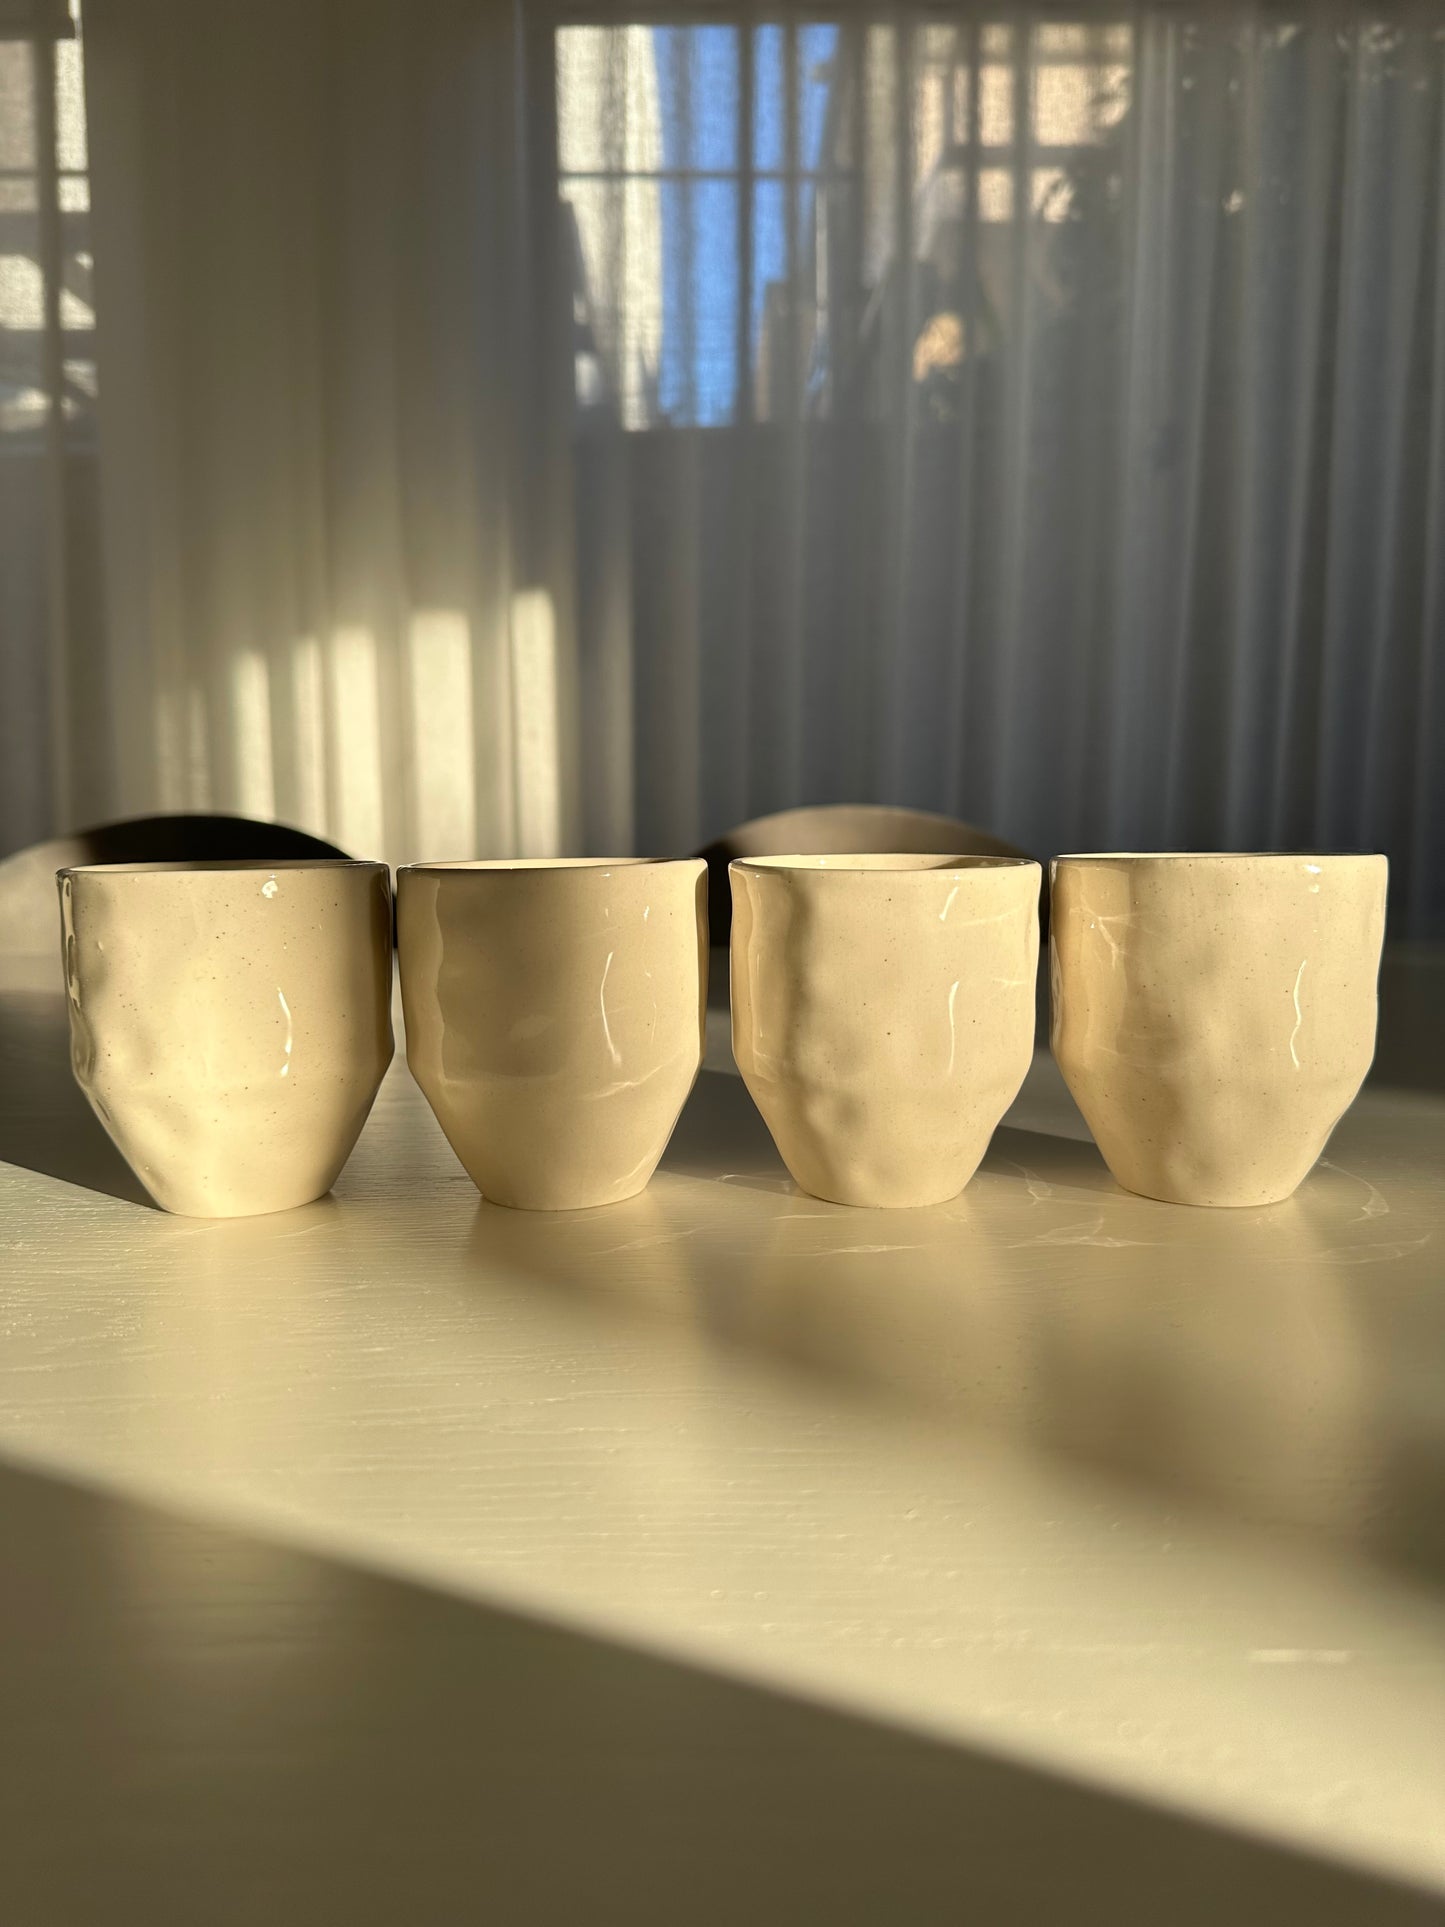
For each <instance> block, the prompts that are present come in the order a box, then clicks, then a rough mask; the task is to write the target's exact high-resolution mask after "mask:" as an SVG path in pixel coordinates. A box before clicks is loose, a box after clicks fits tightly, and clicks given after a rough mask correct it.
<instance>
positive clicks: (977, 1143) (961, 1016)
mask: <svg viewBox="0 0 1445 1927" xmlns="http://www.w3.org/2000/svg"><path fill="white" fill-rule="evenodd" d="M730 874H731V877H732V887H733V928H732V1017H733V1055H734V1056H735V1057H736V1059H737V1064H738V1069H739V1070H740V1071H741V1072H742V1074H743V1078H744V1080H745V1082H746V1084H747V1087H748V1089H749V1090H750V1091H751V1092H752V1095H753V1098H754V1101H755V1102H756V1104H757V1106H758V1109H759V1110H760V1111H761V1112H762V1114H763V1117H764V1119H765V1120H766V1122H767V1125H768V1129H769V1130H770V1131H771V1132H772V1134H773V1139H774V1141H775V1143H776V1144H777V1147H778V1150H779V1151H780V1153H781V1154H782V1157H783V1161H784V1163H785V1164H786V1165H787V1167H788V1169H789V1170H790V1171H791V1172H792V1174H793V1176H794V1178H795V1179H796V1180H797V1182H798V1183H799V1184H800V1185H801V1186H802V1187H803V1189H804V1190H805V1191H809V1192H811V1193H812V1194H813V1195H814V1196H815V1197H819V1198H827V1199H831V1200H832V1201H834V1202H835V1203H838V1204H856V1205H885V1206H886V1205H921V1204H936V1203H938V1202H940V1201H941V1200H943V1199H945V1198H951V1197H953V1196H954V1194H955V1193H956V1192H958V1191H961V1190H962V1189H963V1187H964V1185H965V1184H967V1183H968V1180H969V1179H970V1178H971V1177H972V1176H973V1173H974V1171H975V1170H976V1168H977V1166H978V1162H979V1160H980V1158H981V1157H982V1156H983V1154H984V1152H985V1151H986V1150H987V1148H988V1141H989V1139H990V1138H991V1137H992V1135H993V1132H994V1129H995V1127H996V1126H997V1124H998V1121H999V1119H1000V1118H1001V1117H1002V1116H1003V1114H1004V1112H1005V1111H1006V1110H1007V1109H1008V1107H1009V1105H1010V1104H1011V1103H1012V1102H1013V1100H1014V1097H1015V1096H1016V1095H1017V1093H1018V1089H1019V1086H1020V1084H1021V1083H1022V1082H1023V1078H1024V1073H1025V1072H1026V1071H1027V1069H1028V1067H1029V1062H1030V1059H1031V1056H1032V1053H1033V1036H1034V981H1035V973H1036V969H1037V965H1038V950H1039V925H1038V899H1039V882H1040V873H1039V866H1038V864H1037V863H1028V862H1023V861H1009V860H1007V859H996V858H973V859H970V858H968V857H947V856H836V857H835V856H829V857H801V856H797V857H759V858H754V859H750V860H747V861H739V862H736V863H734V864H732V865H731V869H730Z"/></svg>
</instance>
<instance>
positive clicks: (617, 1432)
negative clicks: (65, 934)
mask: <svg viewBox="0 0 1445 1927" xmlns="http://www.w3.org/2000/svg"><path fill="white" fill-rule="evenodd" d="M1424 967H1425V966H1424V965H1423V964H1422V965H1421V966H1420V968H1421V969H1424ZM1429 968H1430V969H1432V970H1434V969H1437V968H1438V966H1437V964H1436V963H1435V962H1434V961H1433V960H1432V961H1431V963H1430V965H1429ZM1440 981H1441V980H1440V978H1435V979H1429V978H1428V977H1427V978H1426V979H1422V978H1421V977H1420V975H1419V971H1418V970H1417V971H1416V972H1414V974H1412V975H1411V978H1410V982H1411V984H1412V985H1413V987H1414V988H1413V992H1412V993H1411V994H1413V995H1414V997H1415V1002H1414V1003H1413V1004H1411V1005H1410V1006H1409V1008H1410V1009H1411V1011H1412V1012H1413V1013H1414V1015H1413V1016H1412V1019H1411V1021H1412V1023H1413V1022H1418V1021H1419V1020H1420V1013H1425V1014H1426V1016H1427V1017H1428V1014H1429V1013H1430V1012H1432V1011H1437V1010H1438V1009H1439V1008H1440V1002H1439V999H1438V997H1437V996H1435V995H1433V994H1430V993H1429V985H1430V984H1432V983H1433V984H1438V983H1439V982H1440ZM1422 982H1424V983H1425V984H1426V986H1427V988H1426V989H1425V990H1422V988H1421V984H1422ZM1403 997H1404V993H1402V999H1403ZM1402 1007H1403V1005H1402ZM64 1023H65V1019H64V1007H63V1001H62V1000H61V999H60V998H59V997H58V996H57V995H56V994H55V992H54V990H53V988H52V987H51V986H50V981H49V978H48V977H46V976H42V977H40V978H34V977H27V976H25V975H24V974H23V973H21V974H20V975H18V976H12V978H11V980H10V981H9V985H8V988H5V989H4V990H3V991H0V1160H4V1162H3V1163H0V1267H3V1285H0V1522H3V1530H4V1544H5V1555H4V1560H5V1566H4V1569H5V1571H6V1573H7V1575H8V1580H7V1583H6V1584H5V1585H4V1587H3V1588H0V1731H3V1732H4V1733H5V1734H6V1735H7V1741H6V1744H5V1745H4V1747H3V1748H0V1918H3V1920H4V1921H5V1922H6V1927H12V1924H13V1927H30V1923H36V1924H37V1927H51V1923H54V1922H61V1921H65V1922H68V1921H72V1920H74V1921H77V1922H80V1921H85V1922H91V1921H93V1920H95V1919H97V1918H99V1917H101V1915H102V1912H103V1913H104V1917H106V1918H110V1919H115V1920H119V1921H122V1922H128V1921H130V1920H136V1921H146V1922H155V1921H166V1922H169V1921H171V1920H176V1921H182V1920H184V1921H188V1922H190V1921H206V1922H211V1921H230V1920H236V1921H250V1920H262V1919H264V1920H266V1921H268V1922H275V1921H288V1922H289V1921H291V1920H296V1921H307V1922H318V1921H319V1922H327V1921H330V1920H333V1919H335V1920H343V1919H344V1920H346V1921H348V1922H355V1921H370V1920H377V1921H382V1920H386V1921H396V1920H399V1919H408V1920H416V1921H432V1920H452V1919H472V1918H476V1919H479V1920H480V1919H485V1920H488V1921H499V1922H508V1921H514V1920H515V1921H521V1922H533V1921H536V1922H543V1923H549V1924H550V1923H551V1922H553V1921H556V1922H574V1921H582V1920H594V1919H595V1920H603V1921H613V1920H616V1921H619V1922H622V1921H626V1922H637V1921H647V1922H650V1921H654V1920H655V1921H658V1922H663V1921H666V1922H676V1923H692V1922H711V1921H714V1920H716V1921H720V1922H721V1921H738V1920H743V1919H747V1920H755V1921H773V1920H777V1921H780V1922H781V1921H786V1922H789V1923H795V1922H797V1923H806V1922H812V1921H814V1920H816V1921H819V1922H822V1921H825V1920H826V1921H828V1922H830V1923H831V1922H839V1921H848V1922H851V1921H858V1922H889V1923H891V1922H895V1921H897V1922H904V1923H911V1922H914V1921H919V1922H932V1921H950V1922H952V1921H970V1922H972V1921H978V1922H980V1923H982V1924H984V1927H992V1924H993V1923H995V1922H1013V1921H1030V1922H1031V1921H1035V1920H1037V1921H1040V1922H1044V1921H1050V1922H1052V1921H1062V1920H1068V1921H1071V1922H1072V1921H1095V1920H1097V1921H1099V1922H1110V1923H1113V1922H1120V1921H1134V1920H1139V1921H1148V1922H1150V1923H1156V1922H1157V1923H1168V1924H1169V1927H1173V1923H1176V1922H1183V1923H1189V1922H1194V1921H1199V1922H1206V1921H1211V1922H1212V1921H1216V1920H1220V1919H1224V1918H1231V1919H1239V1920H1249V1921H1255V1920H1266V1921H1272V1920H1279V1921H1281V1922H1291V1923H1292V1922H1296V1921H1300V1922H1303V1921H1309V1922H1311V1923H1315V1922H1333V1921H1346V1920H1348V1921H1356V1920H1358V1921H1362V1922H1364V1921H1368V1922H1384V1921H1394V1920H1397V1919H1398V1920H1402V1921H1406V1920H1408V1921H1440V1920H1445V1824H1442V1820H1445V1391H1442V1384H1445V1372H1442V1362H1445V1280H1442V1261H1441V1253H1442V1249H1445V1240H1442V1232H1445V1204H1442V1197H1441V1176H1442V1172H1445V1096H1442V1095H1441V1093H1440V1090H1439V1089H1438V1086H1436V1087H1432V1084H1433V1080H1432V1079H1431V1078H1429V1077H1427V1076H1425V1075H1423V1073H1422V1069H1421V1067H1422V1065H1424V1064H1426V1063H1427V1062H1428V1058H1427V1055H1426V1050H1427V1043H1426V1041H1423V1040H1422V1041H1417V1044H1416V1046H1415V1047H1414V1048H1413V1049H1412V1048H1406V1049H1405V1050H1403V1052H1400V1051H1387V1052H1385V1053H1384V1057H1385V1060H1386V1061H1385V1062H1383V1063H1382V1067H1381V1074H1380V1076H1379V1077H1378V1078H1377V1079H1376V1081H1374V1082H1373V1083H1372V1084H1371V1085H1369V1086H1367V1088H1366V1091H1365V1093H1364V1094H1363V1095H1362V1097H1361V1099H1360V1100H1359V1102H1358V1103H1357V1105H1356V1107H1355V1109H1354V1110H1353V1111H1352V1112H1351V1114H1350V1115H1349V1116H1348V1117H1347V1118H1346V1119H1345V1121H1344V1123H1343V1124H1342V1125H1341V1126H1340V1129H1339V1131H1338V1133H1337V1135H1336V1137H1335V1140H1334V1142H1333V1143H1332V1145H1331V1147H1330V1151H1329V1153H1328V1160H1327V1162H1326V1163H1325V1164H1324V1165H1323V1166H1322V1167H1321V1168H1320V1169H1319V1170H1318V1171H1317V1172H1316V1173H1315V1174H1314V1175H1313V1176H1312V1177H1311V1178H1310V1179H1309V1180H1308V1181H1307V1183H1306V1185H1305V1186H1304V1188H1303V1189H1302V1190H1301V1191H1300V1193H1299V1194H1298V1195H1297V1196H1296V1197H1295V1198H1294V1199H1292V1200H1291V1201H1289V1202H1288V1203H1286V1204H1283V1205H1278V1206H1274V1207H1272V1208H1270V1209H1268V1210H1263V1211H1246V1212H1225V1211H1220V1212H1201V1211H1190V1210H1186V1209H1182V1208H1179V1207H1170V1206H1167V1205H1162V1204H1154V1203H1151V1202H1148V1201H1146V1200H1143V1199H1138V1198H1132V1197H1129V1196H1127V1195H1126V1194H1124V1193H1122V1192H1120V1191H1119V1190H1118V1189H1117V1188H1116V1187H1115V1186H1114V1184H1113V1183H1112V1181H1111V1179H1110V1178H1109V1176H1108V1174H1107V1172H1106V1170H1105V1169H1104V1166H1103V1164H1102V1163H1101V1161H1100V1159H1099V1157H1098V1154H1097V1152H1096V1151H1095V1149H1094V1147H1093V1145H1092V1144H1091V1143H1090V1142H1089V1141H1088V1138H1087V1135H1086V1133H1085V1131H1084V1129H1083V1126H1082V1124H1081V1122H1080V1120H1079V1118H1078V1115H1077V1113H1076V1112H1075V1111H1074V1109H1073V1107H1072V1104H1071V1103H1070V1101H1069V1099H1068V1098H1067V1095H1066V1094H1065V1093H1064V1091H1063V1089H1062V1085H1061V1084H1060V1082H1059V1080H1058V1078H1057V1074H1056V1072H1055V1071H1054V1068H1053V1066H1052V1065H1051V1063H1050V1062H1049V1060H1048V1058H1047V1056H1046V1055H1043V1054H1041V1055H1040V1056H1039V1058H1038V1060H1037V1061H1036V1063H1035V1067H1034V1071H1033V1073H1032V1074H1031V1076H1030V1079H1029V1082H1028V1084H1027V1085H1026V1087H1025V1090H1024V1092H1023V1094H1022V1096H1021V1097H1020V1099H1019V1102H1018V1103H1017V1105H1016V1106H1015V1107H1014V1110H1013V1111H1012V1112H1011V1113H1010V1116H1009V1118H1008V1120H1007V1121H1006V1123H1005V1125H1004V1127H1003V1128H1002V1129H1001V1130H1000V1132H999V1134H998V1137H997V1139H996V1142H995V1145H994V1148H993V1150H992V1152H991V1153H990V1155H989V1157H988V1159H987V1160H986V1162H985V1165H984V1168H983V1170H982V1172H981V1173H980V1175H979V1177H978V1178H977V1179H976V1180H975V1182H974V1184H973V1185H972V1186H970V1188H969V1190H968V1191H967V1192H966V1193H965V1194H964V1195H963V1196H962V1197H961V1198H959V1199H957V1200H956V1201H954V1202H953V1203H951V1204H949V1205H945V1206H941V1207H938V1208H935V1209H931V1210H926V1211H916V1212H896V1213H885V1212H868V1211H850V1210H847V1209H845V1208H842V1207H835V1206H829V1205H825V1204H822V1203H819V1202H818V1201H817V1200H814V1199H810V1198H807V1197H804V1196H801V1195H800V1194H798V1193H797V1192H796V1191H795V1190H794V1189H793V1188H792V1186H791V1185H790V1184H789V1182H788V1180H787V1178H786V1176H785V1174H784V1172H783V1170H782V1167H781V1165H780V1164H779V1162H778V1160H777V1157H776V1154H775V1153H774V1151H773V1149H772V1146H771V1143H770V1141H769V1139H768V1137H767V1133H766V1131H765V1130H764V1129H763V1127H762V1125H761V1122H760V1121H759V1119H758V1118H757V1115H756V1113H755V1112H754V1110H753V1108H752V1106H751V1103H750V1101H749V1100H748V1098H747V1095H746V1092H745V1091H744V1090H743V1088H742V1085H741V1082H740V1081H739V1080H738V1079H737V1077H736V1076H735V1075H733V1074H731V1071H730V1069H729V1066H728V1053H727V1047H726V1023H725V1018H723V1019H720V1018H719V1017H718V1016H716V1015H715V1016H714V1019H713V1025H712V1035H711V1039H710V1049H709V1063H710V1065H712V1066H713V1068H710V1069H708V1070H706V1071H705V1072H704V1074H703V1076H702V1078H701V1079H700V1081H699V1085H698V1089H697V1091H696V1093H695V1094H694V1097H693V1098H692V1100H691V1102H690V1103H689V1106H688V1109H687V1111H686V1112H685V1114H684V1117H683V1121H682V1124H681V1126H680V1128H679V1131H678V1133H677V1136H676V1138H675V1140H674V1142H673V1145H672V1147H671V1149H670V1151H669V1153H668V1155H667V1157H666V1159H665V1160H664V1164H663V1168H662V1170H661V1171H660V1173H659V1174H658V1176H657V1178H656V1179H655V1180H654V1182H653V1184H652V1185H651V1186H650V1187H649V1189H648V1191H647V1192H645V1193H644V1194H643V1195H642V1196H641V1197H640V1198H638V1199H636V1200H635V1201H633V1202H631V1203H629V1204H624V1205H619V1206H614V1207H612V1208H610V1209H607V1210H601V1211H594V1212H585V1213H580V1214H575V1215H567V1216H556V1217H538V1216H531V1215H528V1214H523V1213H512V1212H507V1211H504V1210H500V1209H498V1208H496V1207H493V1206H490V1205H486V1204H484V1203H482V1202H481V1201H480V1200H479V1199H478V1197H477V1194H476V1192H475V1190H474V1189H473V1188H472V1186H471V1184H470V1183H469V1181H468V1180H467V1179H466V1177H465V1175H464V1173H463V1172H462V1171H461V1169H460V1167H459V1166H458V1165H457V1164H456V1161H455V1159H454V1158H453V1157H452V1154H451V1153H450V1151H449V1150H448V1148H447V1146H446V1145H445V1143H444V1141H443V1140H442V1138H441V1135H440V1133H439V1131H438V1130H437V1128H436V1126H435V1124H434V1122H433V1120H432V1118H431V1116H430V1113H429V1112H428V1111H427V1108H426V1106H425V1103H424V1102H423V1100H422V1098H421V1096H420V1094H419V1092H418V1091H417V1090H416V1088H415V1086H414V1085H413V1084H412V1082H411V1080H410V1078H409V1076H408V1074H407V1071H406V1068H405V1065H404V1063H402V1062H401V1061H398V1062H397V1064H396V1065H395V1066H394V1067H393V1069H392V1071H391V1073H390V1074H389V1076H388V1079H387V1081H386V1084H385V1085H384V1087H383V1090H382V1093H381V1096H380V1098H379V1100H378V1103H377V1107H376V1110H375V1113H374V1115H373V1118H372V1120H371V1122H370V1124H369V1125H368V1127H367V1130H366V1132H365V1133H364V1134H363V1137H362V1140H361V1143H360V1145H359V1147H358V1149H357V1152H356V1154H355V1156H354V1157H353V1159H352V1161H351V1163H350V1165H349V1166H348V1168H347V1170H346V1172H345V1173H344V1174H343V1176H342V1179H341V1181H340V1183H339V1184H338V1186H337V1188H336V1191H335V1193H334V1195H333V1196H332V1197H331V1198H328V1199H326V1200H323V1201H322V1202H320V1203H318V1204H316V1205H312V1206H309V1207H307V1208H306V1209H304V1210H301V1211H295V1212H290V1213H285V1214H280V1215H277V1216H275V1217H271V1218H261V1219H251V1220H240V1221H230V1222H216V1223H212V1222H203V1221H194V1220H184V1219H177V1218H170V1217H166V1216H164V1215H163V1214H161V1213H160V1212H158V1211H155V1210H153V1209H151V1208H150V1207H149V1206H148V1205H147V1204H146V1203H145V1202H144V1201H143V1198H142V1195H141V1193H140V1192H139V1191H138V1189H137V1187H136V1185H135V1181H134V1180H133V1179H132V1178H131V1176H130V1174H129V1173H128V1172H127V1171H126V1169H125V1167H124V1166H123V1164H121V1162H120V1160H119V1158H118V1157H117V1155H116V1154H115V1153H114V1152H113V1151H112V1149H111V1147H110V1146H109V1144H108V1141H107V1140H106V1139H105V1138H104V1136H103V1134H102V1133H101V1131H100V1129H99V1126H98V1125H96V1124H95V1122H94V1120H93V1119H92V1118H91V1116H90V1113H89V1111H88V1109H87V1108H86V1106H85V1104H84V1101H83V1099H81V1097H80V1095H79V1093H78V1092H77V1091H76V1090H75V1088H74V1086H73V1085H72V1083H71V1082H70V1079H69V1073H68V1068H67V1063H66V1043H65V1029H64Z"/></svg>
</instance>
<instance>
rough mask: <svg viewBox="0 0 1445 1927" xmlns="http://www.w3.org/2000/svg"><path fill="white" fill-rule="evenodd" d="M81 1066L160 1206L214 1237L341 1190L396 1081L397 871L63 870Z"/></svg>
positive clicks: (155, 866)
mask: <svg viewBox="0 0 1445 1927" xmlns="http://www.w3.org/2000/svg"><path fill="white" fill-rule="evenodd" d="M57 881H58V882H59V886H60V906H61V923H62V933H63V941H64V959H65V977H66V985H67V988H68V990H69V995H70V1040H71V1065H72V1068H73V1069H74V1072H75V1076H76V1080H77V1082H78V1083H79V1084H80V1087H81V1089H82V1090H83V1091H84V1092H85V1094H86V1096H87V1097H88V1098H89V1099H90V1102H91V1105H92V1106H93V1108H94V1110H95V1113H96V1115H97V1116H98V1117H99V1119H100V1121H101V1123H102V1124H103V1125H104V1126H105V1128H106V1130H107V1131H108V1132H109V1133H110V1135H111V1137H112V1138H113V1139H114V1141H115V1144H116V1146H117V1148H118V1149H119V1151H120V1153H121V1155H122V1156H123V1157H124V1158H125V1160H126V1162H127V1163H128V1164H129V1165H130V1167H131V1169H132V1170H133V1171H134V1172H135V1174H136V1176H137V1177H138V1178H139V1179H140V1181H141V1183H142V1184H144V1186H145V1187H146V1189H147V1190H148V1191H149V1192H150V1194H151V1196H152V1197H153V1198H154V1199H155V1201H156V1203H157V1204H159V1205H161V1206H162V1207H163V1208H164V1209H165V1210H167V1211H175V1212H179V1213H180V1214H182V1215H183V1216H187V1217H197V1218H234V1217H247V1216H250V1215H252V1214H254V1213H258V1212H263V1211H285V1210H287V1209H289V1208H290V1207H292V1206H293V1205H298V1204H308V1203H310V1201H311V1200H312V1199H313V1198H319V1197H321V1196H323V1195H324V1193H326V1192H327V1191H329V1190H330V1189H331V1186H332V1184H333V1183H334V1182H335V1180H336V1178H337V1176H338V1175H339V1173H340V1171H341V1167H342V1166H343V1165H344V1164H345V1162H346V1160H347V1158H348V1157H349V1156H350V1155H351V1150H352V1146H353V1145H354V1144H355V1143H356V1140H357V1138H358V1136H359V1135H360V1133H361V1127H362V1125H363V1124H364V1123H365V1122H366V1117H367V1113H368V1112H369V1111H370V1109H371V1106H372V1102H373V1100H374V1098H375V1096H376V1092H377V1088H378V1086H379V1085H380V1083H381V1079H382V1075H383V1073H384V1072H385V1070H386V1067H387V1065H388V1064H389V1063H390V1062H391V1054H392V1035H391V885H390V873H389V872H388V870H387V867H386V865H385V864H384V863H349V862H344V861H337V862H295V863H274V864H259V863H197V864H186V863H144V864H133V865H128V864H98V865H91V866H87V867H84V868H78V869H72V870H61V871H60V872H59V873H58V877H57Z"/></svg>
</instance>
